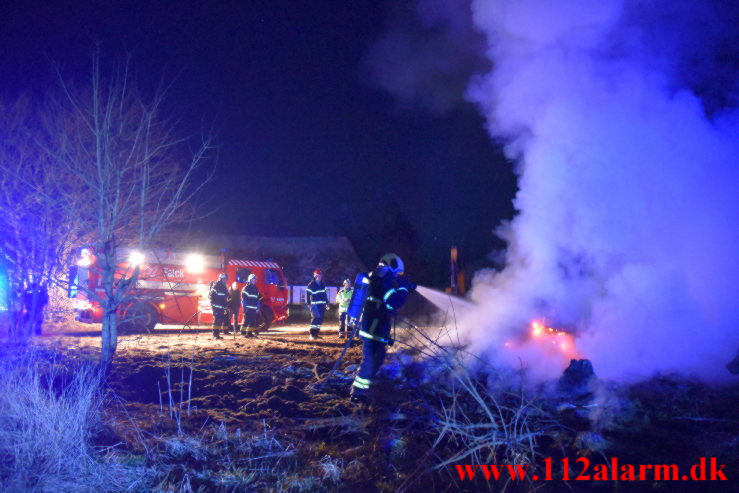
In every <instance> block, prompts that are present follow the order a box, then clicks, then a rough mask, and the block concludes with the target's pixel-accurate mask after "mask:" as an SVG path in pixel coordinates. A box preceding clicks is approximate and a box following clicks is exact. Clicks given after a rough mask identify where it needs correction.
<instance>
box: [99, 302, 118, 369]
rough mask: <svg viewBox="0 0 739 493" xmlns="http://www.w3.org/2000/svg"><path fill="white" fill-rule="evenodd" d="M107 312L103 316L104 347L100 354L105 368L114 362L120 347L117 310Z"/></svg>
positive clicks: (107, 310)
mask: <svg viewBox="0 0 739 493" xmlns="http://www.w3.org/2000/svg"><path fill="white" fill-rule="evenodd" d="M106 304H107V303H106ZM105 310H106V311H105V313H104V314H103V333H102V347H101V353H100V363H101V365H102V366H103V367H107V366H108V365H110V363H111V362H112V361H113V355H114V354H115V350H116V347H117V346H118V326H117V320H116V311H115V309H113V310H110V309H108V307H106V308H105Z"/></svg>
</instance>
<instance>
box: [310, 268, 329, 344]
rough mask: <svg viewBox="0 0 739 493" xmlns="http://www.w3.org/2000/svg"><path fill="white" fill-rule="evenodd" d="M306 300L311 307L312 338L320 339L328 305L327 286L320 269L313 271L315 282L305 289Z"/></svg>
mask: <svg viewBox="0 0 739 493" xmlns="http://www.w3.org/2000/svg"><path fill="white" fill-rule="evenodd" d="M305 300H306V302H307V303H308V305H309V306H310V314H311V319H310V338H311V339H318V333H319V332H320V331H321V325H322V324H323V316H324V314H325V313H326V307H327V306H326V305H327V303H328V295H327V294H326V285H325V284H323V274H322V273H321V271H320V270H319V269H316V270H315V271H313V280H312V281H311V282H309V283H308V286H307V287H306V289H305Z"/></svg>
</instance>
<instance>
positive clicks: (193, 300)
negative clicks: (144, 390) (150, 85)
mask: <svg viewBox="0 0 739 493" xmlns="http://www.w3.org/2000/svg"><path fill="white" fill-rule="evenodd" d="M118 255H119V262H118V264H117V267H116V273H115V279H116V281H118V280H120V279H123V278H130V277H131V274H132V273H133V269H134V267H135V266H137V265H138V266H139V276H138V281H137V282H136V286H135V287H132V288H131V301H130V302H128V303H126V304H125V305H124V306H121V307H120V308H119V310H118V317H119V324H118V327H119V332H120V333H124V334H125V333H133V332H151V331H152V330H153V329H154V327H155V326H156V324H158V323H161V324H179V325H197V324H212V323H213V312H212V311H211V308H210V302H209V299H208V295H209V292H210V285H211V282H212V281H217V280H218V275H219V274H220V273H222V272H225V273H226V274H227V275H228V286H229V287H231V284H232V282H234V281H235V282H236V283H237V285H238V288H239V289H242V288H243V287H244V285H245V284H246V280H247V278H248V277H249V274H256V276H257V288H258V289H259V292H260V293H261V294H262V296H263V297H264V298H263V300H262V306H261V310H260V312H261V313H260V320H259V325H260V327H259V328H260V329H261V330H266V329H267V328H269V326H270V325H271V324H272V323H275V322H283V321H285V320H286V319H287V317H288V314H289V313H288V307H287V305H288V302H289V300H288V289H287V282H286V281H285V275H284V273H283V271H282V268H281V267H280V266H279V265H278V264H277V263H275V262H272V261H265V260H241V259H228V258H225V256H223V255H222V256H209V255H201V254H198V253H191V252H183V251H174V250H169V249H152V250H147V251H138V250H134V249H128V248H119V249H118ZM101 280H102V278H101V270H100V267H99V266H98V264H97V258H96V257H95V254H94V251H93V250H91V249H82V250H81V252H80V257H79V260H78V262H77V265H75V266H73V267H72V270H71V272H70V290H69V296H70V298H74V310H75V319H76V320H78V321H80V322H84V323H99V322H101V321H102V311H103V309H102V306H100V304H99V303H98V302H97V301H96V300H95V299H93V298H92V297H91V296H89V295H88V294H87V292H86V291H85V290H84V289H81V288H87V289H89V290H92V291H94V292H95V293H96V294H98V295H99V296H101V297H102V296H105V292H104V291H103V288H102V286H101ZM241 316H242V317H243V313H242V315H241Z"/></svg>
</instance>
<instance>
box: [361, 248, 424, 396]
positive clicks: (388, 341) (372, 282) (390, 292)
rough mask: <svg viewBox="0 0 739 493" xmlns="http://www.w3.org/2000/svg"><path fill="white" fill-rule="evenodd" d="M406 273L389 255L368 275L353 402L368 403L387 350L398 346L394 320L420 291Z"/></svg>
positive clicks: (394, 256) (402, 266)
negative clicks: (375, 377) (402, 307)
mask: <svg viewBox="0 0 739 493" xmlns="http://www.w3.org/2000/svg"><path fill="white" fill-rule="evenodd" d="M403 271H404V265H403V261H402V260H401V259H400V257H398V256H397V255H395V254H394V253H388V254H386V255H384V256H383V257H382V258H381V259H380V262H379V263H378V264H377V268H375V270H373V271H372V272H370V273H369V275H368V279H369V292H368V294H367V299H366V301H365V304H364V310H363V312H362V317H361V320H360V326H359V337H360V338H361V339H363V344H362V363H361V365H360V366H359V372H358V373H357V376H356V378H355V379H354V383H353V384H352V389H351V399H352V401H355V402H366V399H367V394H368V393H369V389H370V386H371V385H372V379H373V378H374V376H375V374H376V373H377V370H379V369H380V366H382V363H383V361H384V360H385V354H386V353H387V346H392V344H393V342H394V341H393V339H392V338H391V336H390V329H391V324H392V318H393V317H394V316H395V314H396V313H397V311H398V309H399V308H400V307H401V306H403V304H405V301H406V299H407V298H408V295H409V294H410V292H411V291H413V290H415V289H416V286H415V285H413V284H412V283H411V282H410V281H409V280H408V278H407V277H404V275H403V274H404V272H403Z"/></svg>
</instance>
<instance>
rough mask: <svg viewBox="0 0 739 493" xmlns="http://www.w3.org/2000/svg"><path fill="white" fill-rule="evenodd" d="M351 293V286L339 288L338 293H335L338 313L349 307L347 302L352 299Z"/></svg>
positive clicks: (352, 291)
mask: <svg viewBox="0 0 739 493" xmlns="http://www.w3.org/2000/svg"><path fill="white" fill-rule="evenodd" d="M352 294H354V289H353V288H347V289H344V288H341V289H340V290H339V292H338V293H336V304H338V305H339V313H344V312H345V311H347V309H348V308H349V302H350V301H351V299H352Z"/></svg>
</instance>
